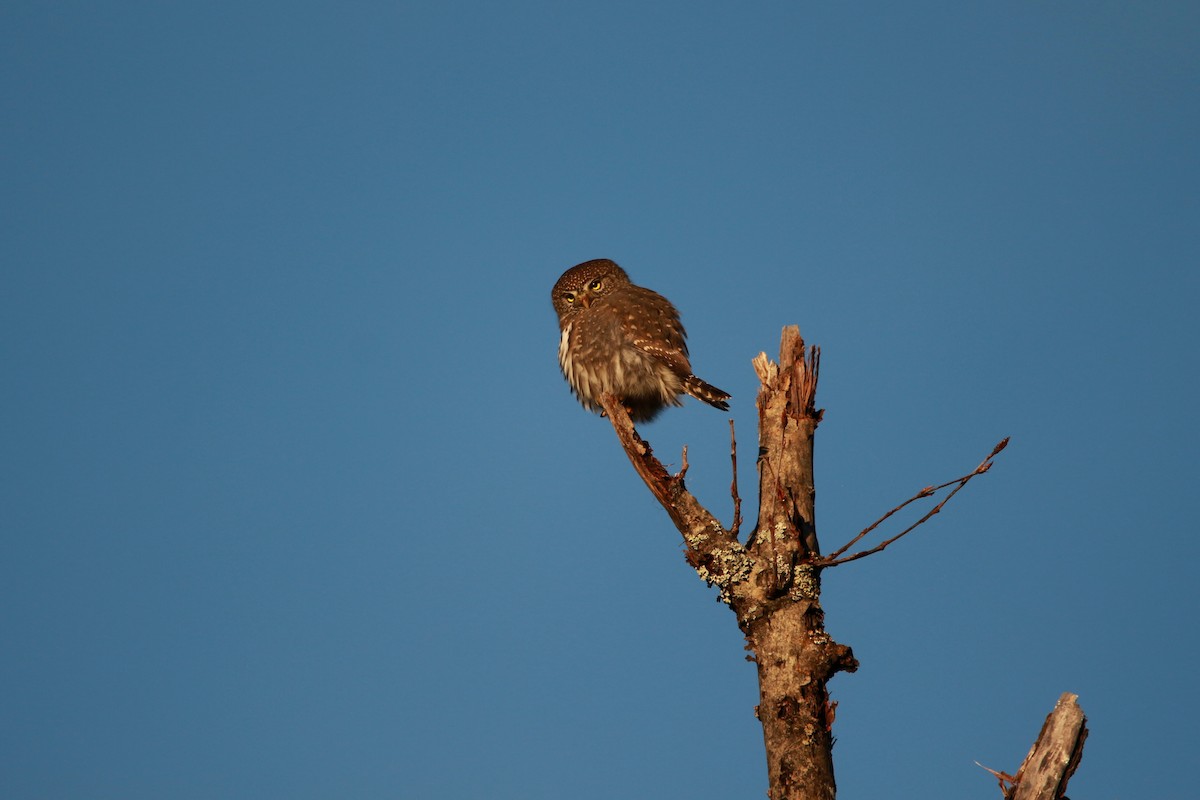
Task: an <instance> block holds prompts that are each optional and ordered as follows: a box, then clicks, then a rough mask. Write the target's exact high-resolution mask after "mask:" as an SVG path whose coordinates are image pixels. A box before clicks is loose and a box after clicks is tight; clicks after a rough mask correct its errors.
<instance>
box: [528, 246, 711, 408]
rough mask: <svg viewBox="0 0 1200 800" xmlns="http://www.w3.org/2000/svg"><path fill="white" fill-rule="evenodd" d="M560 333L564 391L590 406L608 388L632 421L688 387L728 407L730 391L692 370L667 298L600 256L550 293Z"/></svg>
mask: <svg viewBox="0 0 1200 800" xmlns="http://www.w3.org/2000/svg"><path fill="white" fill-rule="evenodd" d="M551 299H552V300H553V302H554V310H555V311H556V312H557V313H558V327H559V329H560V330H561V331H562V337H561V338H560V339H559V343H558V363H559V366H561V367H562V371H563V375H564V376H565V377H566V379H567V383H569V384H571V391H572V392H574V393H575V396H576V397H578V398H579V402H581V403H583V406H584V407H585V408H587V409H589V410H591V411H601V410H602V409H601V406H600V395H601V394H603V393H604V392H608V393H610V394H613V395H615V396H616V397H617V398H619V399H620V401H621V403H622V404H623V405H624V406H625V408H627V409H628V410H629V416H630V418H631V419H632V420H633V421H634V422H648V421H650V420H652V419H654V417H655V416H657V415H658V412H660V411H662V410H663V409H664V408H666V407H667V406H678V405H683V404H682V403H681V402H680V400H679V398H680V396H681V395H683V394H685V393H686V394H690V395H691V396H692V397H694V398H696V399H697V400H703V401H704V402H705V403H708V404H709V405H710V406H713V407H714V408H719V409H721V410H722V411H727V410H729V403H727V402H725V401H726V400H728V399H729V395H728V394H726V393H725V392H722V391H721V390H720V389H718V388H716V387H715V386H710V385H709V384H707V383H705V382H704V381H702V380H700V379H699V378H697V377H696V376H695V375H693V374H692V365H691V362H689V361H688V349H687V343H686V342H685V341H684V337H685V336H686V335H687V334H686V333H685V332H684V330H683V325H681V324H680V322H679V312H678V311H676V310H675V306H673V305H671V302H670V301H669V300H667V298H665V297H663V296H662V295H661V294H658V293H657V292H652V291H650V290H649V289H645V288H643V287H641V286H636V285H634V284H633V283H631V282H630V280H629V276H628V275H626V274H625V270H623V269H621V268H620V267H618V266H617V265H616V264H615V263H613V262H612V261H609V260H608V259H606V258H598V259H595V260H594V261H585V262H584V263H582V264H579V265H577V266H574V267H571V268H570V269H569V270H567V271H566V272H564V273H563V274H562V277H561V278H559V279H558V283H556V284H554V290H553V292H552V294H551Z"/></svg>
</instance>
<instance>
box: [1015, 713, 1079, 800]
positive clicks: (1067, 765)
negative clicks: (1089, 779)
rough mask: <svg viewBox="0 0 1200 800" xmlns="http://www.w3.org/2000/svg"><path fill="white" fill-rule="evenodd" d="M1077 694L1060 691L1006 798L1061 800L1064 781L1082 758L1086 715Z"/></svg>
mask: <svg viewBox="0 0 1200 800" xmlns="http://www.w3.org/2000/svg"><path fill="white" fill-rule="evenodd" d="M1078 701H1079V695H1077V694H1071V693H1070V692H1063V694H1062V697H1060V698H1058V702H1057V703H1055V705H1054V710H1053V711H1051V712H1050V714H1049V716H1047V717H1046V722H1045V723H1043V725H1042V731H1041V733H1039V734H1038V738H1037V741H1035V742H1034V743H1033V747H1031V748H1030V749H1029V755H1027V756H1025V760H1024V761H1023V762H1021V768H1020V769H1019V770H1017V775H1016V777H1015V778H1014V779H1013V786H1012V787H1011V788H1010V789H1009V790H1008V791H1007V792H1005V797H1006V798H1007V799H1008V800H1061V798H1063V797H1064V796H1065V795H1066V791H1067V781H1069V780H1070V779H1071V776H1072V775H1074V774H1075V770H1076V768H1077V767H1078V766H1079V760H1080V759H1081V758H1083V743H1084V741H1085V740H1086V739H1087V735H1088V730H1087V717H1085V716H1084V715H1083V709H1082V708H1080V707H1079V702H1078Z"/></svg>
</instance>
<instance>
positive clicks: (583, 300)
mask: <svg viewBox="0 0 1200 800" xmlns="http://www.w3.org/2000/svg"><path fill="white" fill-rule="evenodd" d="M579 305H581V306H583V307H584V308H588V307H590V306H591V305H592V296H591V295H590V294H588V293H587V292H584V293H583V294H581V295H579Z"/></svg>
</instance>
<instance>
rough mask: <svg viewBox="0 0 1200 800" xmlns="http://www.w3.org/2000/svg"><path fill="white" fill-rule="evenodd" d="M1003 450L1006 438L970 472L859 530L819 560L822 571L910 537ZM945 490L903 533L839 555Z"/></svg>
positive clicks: (932, 488) (928, 489)
mask: <svg viewBox="0 0 1200 800" xmlns="http://www.w3.org/2000/svg"><path fill="white" fill-rule="evenodd" d="M1005 447H1008V437H1007V436H1006V437H1004V439H1003V440H1001V442H1000V443H999V444H997V445H996V446H995V447H993V448H992V452H991V453H989V454H988V457H987V458H985V459H984V460H983V462H982V463H981V464H980V465H979V466H978V467H976V468H975V469H973V470H971V471H970V472H968V473H967V474H966V475H963V476H961V477H958V478H955V479H953V480H949V481H946V482H945V483H943V484H939V485H938V486H926V487H925V488H924V489H922V490H921V491H919V492H917V493H916V494H914V495H913V496H912V497H910V498H908V499H907V500H905V501H904V502H903V503H901V504H900V505H898V506H896V507H895V508H893V509H892V510H891V511H889V512H887V513H886V514H884V515H883V516H882V517H880V518H879V519H877V520H875V521H874V522H872V523H871V524H870V525H868V526H867V527H865V528H863V529H862V530H861V531H859V533H858V535H857V536H855V537H854V538H853V539H851V540H850V541H848V542H846V543H845V544H844V545H842V546H841V547H839V548H838V549H837V550H834V551H833V552H832V553H830V554H829V555H827V556H825V557H824V558H822V559H821V560H820V562H819V563H820V565H821V566H823V567H836V566H837V565H838V564H845V563H847V562H850V561H857V560H858V559H860V558H866V557H867V556H869V555H874V554H875V553H878V552H880V551H882V550H884V549H886V548H887V546H888V545H890V544H891V543H892V542H895V541H896V540H898V539H900V538H903V537H904V536H907V535H908V534H909V533H912V531H914V530H915V529H916V528H917V527H919V526H920V525H923V524H924V523H926V522H928V521H929V520H930V519H931V518H932V517H933V516H934V515H935V514H937V513H938V512H939V511H941V510H942V507H943V506H944V505H946V503H948V502H950V498H951V497H954V495H956V494H958V492H959V490H960V489H962V488H963V487H964V486H966V485H967V483H968V482H970V480H971V479H972V478H974V477H975V476H976V475H982V474H983V473H985V472H987V471H988V470H989V469H991V468H992V459H993V458H995V457H996V455H997V454H998V453H999V452H1000V451H1001V450H1003V449H1004V448H1005ZM949 486H953V487H954V488H953V489H951V490H950V492H949V493H948V494H947V495H946V496H945V497H943V498H942V500H941V502H940V503H938V504H937V505H936V506H934V507H933V508H931V509H930V510H929V512H928V513H927V514H925V516H923V517H921V518H920V519H918V520H917V521H916V522H914V523H913V524H912V525H909V526H908V527H907V528H905V529H904V530H902V531H900V532H899V533H897V534H896V535H895V536H893V537H891V538H890V539H885V540H884V541H882V542H880V543H879V544H877V545H875V546H874V547H872V548H870V549H869V550H861V551H859V552H857V553H853V554H851V555H848V556H843V555H842V554H843V553H845V552H846V551H847V550H849V549H850V548H851V547H853V546H854V545H856V544H858V543H859V542H860V541H862V540H863V538H864V537H865V536H866V535H867V534H869V533H870V532H871V531H873V530H875V529H876V528H878V527H879V526H880V525H882V524H883V523H884V522H886V521H887V520H888V518H889V517H891V516H892V515H893V514H895V513H896V512H898V511H900V510H901V509H903V508H905V507H907V506H909V505H911V504H912V503H915V502H917V501H918V500H922V499H924V498H926V497H932V496H933V495H935V494H937V493H938V492H940V491H941V490H942V489H945V488H947V487H949Z"/></svg>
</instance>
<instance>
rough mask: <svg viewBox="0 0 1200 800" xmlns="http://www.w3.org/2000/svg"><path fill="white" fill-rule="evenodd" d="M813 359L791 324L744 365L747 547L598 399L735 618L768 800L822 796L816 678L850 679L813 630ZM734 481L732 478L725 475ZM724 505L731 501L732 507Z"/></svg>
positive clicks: (819, 621) (820, 703)
mask: <svg viewBox="0 0 1200 800" xmlns="http://www.w3.org/2000/svg"><path fill="white" fill-rule="evenodd" d="M818 355H819V354H818V351H817V349H816V348H813V349H812V351H811V353H810V354H808V356H807V357H806V352H805V347H804V341H803V340H802V339H801V338H800V331H799V329H798V328H796V327H794V326H793V327H788V328H785V329H784V331H783V341H782V344H781V347H780V362H779V364H775V363H773V362H771V361H770V360H769V359H768V358H767V357H766V355H765V354H760V355H759V357H758V358H756V359H755V360H754V367H755V370H756V371H757V372H758V375H759V379H760V380H761V381H762V387H761V389H760V390H759V394H758V416H759V456H758V473H759V497H760V500H759V503H760V507H759V515H758V524H757V526H756V527H755V530H754V533H753V534H751V536H750V540H749V542H748V543H747V545H745V546H743V545H741V544H740V543H739V542H738V540H737V531H736V527H737V526H736V523H735V525H734V530H732V531H731V530H727V529H726V528H725V527H724V526H722V525H721V523H720V521H718V520H717V519H716V517H714V516H713V515H712V514H710V513H709V512H708V511H707V510H706V509H704V508H703V507H702V506H701V505H700V504H699V502H697V501H696V499H695V497H693V496H692V495H691V493H689V492H688V491H687V489H686V487H685V486H684V482H683V479H684V475H685V474H686V471H687V462H686V451H685V460H684V467H683V471H681V472H680V473H679V474H678V475H670V474H668V473H667V471H666V469H665V468H663V466H662V464H661V463H659V462H658V460H657V459H655V458H654V457H653V454H652V453H651V451H650V447H649V445H648V444H646V442H645V441H644V440H642V439H641V437H639V436H638V435H637V432H636V431H635V430H634V429H633V424H632V423H631V422H629V417H628V415H627V414H626V413H625V409H624V408H622V407H621V404H620V402H618V401H617V399H616V398H613V397H608V398H605V399H604V408H605V410H606V411H607V413H608V415H609V417H610V418H611V419H612V422H613V426H614V427H615V428H616V430H617V434H618V436H620V438H621V443H622V445H624V447H625V451H626V453H627V454H628V455H629V458H630V460H631V461H632V462H633V465H634V467H635V468H636V469H637V471H638V474H640V475H641V476H642V479H643V480H645V481H646V485H647V486H649V487H650V490H651V491H652V492H653V493H654V495H655V496H656V497H657V498H658V500H659V502H661V503H662V504H663V507H664V508H666V510H667V513H669V514H670V515H671V519H672V520H673V521H674V522H675V525H676V527H677V528H679V530H680V532H681V533H683V537H684V541H685V542H686V543H687V546H688V561H689V563H691V564H692V566H693V567H695V568H696V570H697V571H698V572H699V573H700V575H701V577H703V578H704V579H705V580H707V581H708V582H709V583H713V584H716V585H717V586H718V587H719V588H720V589H721V599H722V600H724V601H725V602H727V603H728V604H729V606H730V607H731V608H732V609H733V611H734V612H735V613H736V614H737V619H738V625H739V626H740V627H741V629H742V631H743V633H744V634H745V635H746V649H747V650H750V651H751V652H752V653H753V659H754V661H755V662H756V663H757V665H758V679H759V698H760V699H759V704H758V708H757V712H756V713H757V715H758V718H759V720H760V721H761V722H762V726H763V738H764V742H765V744H766V751H767V771H768V776H769V780H770V788H769V790H768V796H769V797H770V798H771V800H801V799H802V798H803V799H804V800H816V799H817V798H819V799H820V800H828V799H829V798H832V797H834V795H835V793H836V785H835V783H834V777H833V757H832V754H831V749H832V746H833V737H832V734H831V728H832V725H833V709H834V704H832V703H830V701H829V692H828V691H827V690H826V688H825V685H826V682H827V681H828V680H829V679H830V678H831V677H833V675H834V674H836V673H837V672H838V671H841V670H846V671H851V672H852V671H854V670H855V669H857V668H858V662H857V661H855V660H854V654H853V653H852V652H851V650H850V648H849V647H845V646H844V645H840V644H837V643H836V642H834V641H833V639H831V638H830V637H829V635H828V634H826V633H825V628H824V612H822V610H821V603H820V599H821V579H820V574H821V572H820V570H821V566H820V565H819V564H818V563H817V560H818V559H819V558H820V550H819V548H818V545H817V533H816V525H815V523H814V520H813V502H814V497H815V492H814V489H813V433H814V431H815V430H816V428H817V424H818V423H819V422H820V420H821V412H820V411H818V410H817V409H816V408H815V407H814V405H813V400H814V397H815V392H816V386H817V366H818ZM735 477H736V476H735ZM736 502H737V501H736V500H735V504H736Z"/></svg>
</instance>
